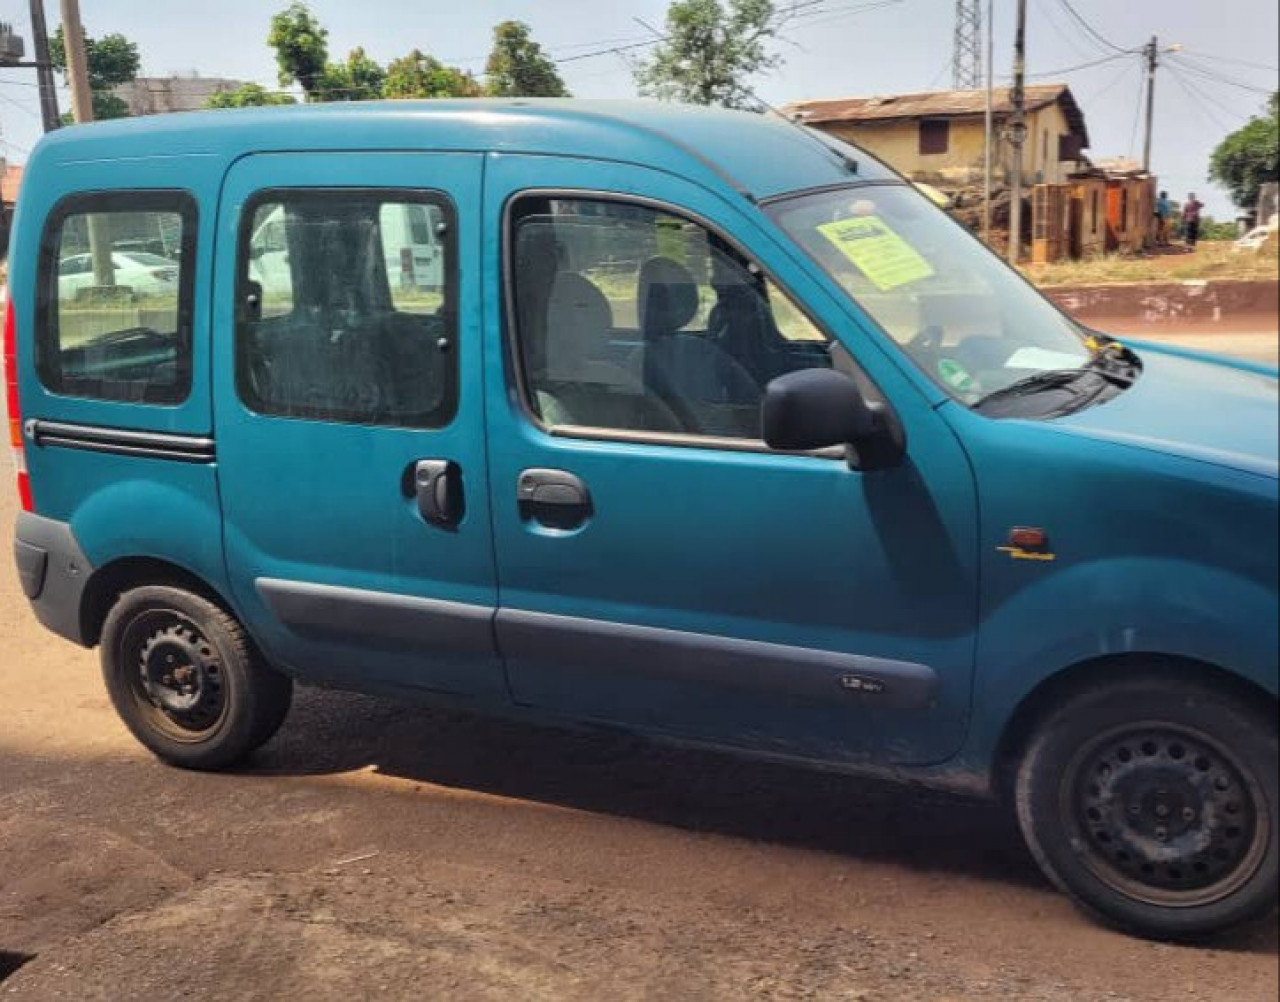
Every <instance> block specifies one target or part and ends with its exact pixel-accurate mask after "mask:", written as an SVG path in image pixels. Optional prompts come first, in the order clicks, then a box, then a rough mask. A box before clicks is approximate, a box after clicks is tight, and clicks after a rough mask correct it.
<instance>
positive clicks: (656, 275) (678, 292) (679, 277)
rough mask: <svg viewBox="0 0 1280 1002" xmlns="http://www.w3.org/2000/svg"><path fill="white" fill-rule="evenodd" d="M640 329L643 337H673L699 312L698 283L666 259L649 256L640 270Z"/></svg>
mask: <svg viewBox="0 0 1280 1002" xmlns="http://www.w3.org/2000/svg"><path fill="white" fill-rule="evenodd" d="M639 285H640V288H639V296H638V298H639V309H640V330H641V331H642V332H643V334H644V336H645V337H646V338H655V337H666V336H667V335H668V334H674V333H675V332H676V331H678V330H680V329H681V328H682V327H684V326H685V324H687V323H688V322H689V321H690V320H692V319H693V318H694V317H695V316H696V315H697V313H698V283H697V282H696V281H694V278H693V275H692V274H691V273H690V271H689V269H688V268H686V267H685V266H684V265H682V264H680V263H679V262H678V261H672V260H671V259H670V258H669V257H651V258H649V260H648V261H646V262H645V263H644V266H643V267H642V268H641V269H640V282H639Z"/></svg>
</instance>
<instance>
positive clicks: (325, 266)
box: [236, 188, 457, 428]
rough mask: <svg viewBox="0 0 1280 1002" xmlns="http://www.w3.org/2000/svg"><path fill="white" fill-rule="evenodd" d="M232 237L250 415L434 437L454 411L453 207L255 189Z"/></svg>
mask: <svg viewBox="0 0 1280 1002" xmlns="http://www.w3.org/2000/svg"><path fill="white" fill-rule="evenodd" d="M243 218H244V222H243V226H242V229H241V238H240V263H239V272H240V278H239V287H238V290H237V294H238V299H239V302H238V305H237V310H236V314H237V336H236V381H237V386H238V388H239V393H240V398H241V399H242V400H243V401H244V402H245V404H246V405H248V406H249V407H250V408H252V409H253V410H255V411H257V412H258V413H260V414H270V415H276V416H281V417H293V418H304V419H310V420H315V421H332V422H341V423H349V424H369V425H390V426H397V427H414V428H437V427H440V426H442V425H445V424H448V423H449V421H450V420H451V419H452V417H453V413H454V410H455V408H456V406H457V362H456V361H455V352H454V351H453V350H452V349H453V344H454V341H455V339H456V337H457V302H456V299H457V282H456V278H455V269H454V266H453V261H454V258H455V241H454V236H453V233H452V210H451V208H450V207H449V205H448V203H447V202H446V201H445V200H444V198H443V197H442V196H436V195H433V194H430V193H420V192H400V191H396V192H386V191H367V190H360V189H345V188H344V189H331V190H322V189H309V190H305V191H301V190H289V191H280V190H276V191H269V192H263V193H261V194H260V195H258V196H257V197H256V198H255V199H253V200H252V201H251V202H250V204H249V206H248V208H247V210H246V212H245V214H244V217H243Z"/></svg>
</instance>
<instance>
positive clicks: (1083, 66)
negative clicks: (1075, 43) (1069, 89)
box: [1027, 49, 1138, 79]
mask: <svg viewBox="0 0 1280 1002" xmlns="http://www.w3.org/2000/svg"><path fill="white" fill-rule="evenodd" d="M1137 52H1138V50H1137V49H1129V50H1128V51H1126V52H1122V53H1119V54H1118V55H1114V56H1103V57H1102V58H1101V59H1094V60H1092V61H1090V62H1087V63H1080V64H1078V65H1076V66H1064V67H1062V68H1061V69H1057V70H1044V71H1042V72H1040V73H1028V74H1027V76H1028V77H1030V78H1032V79H1039V78H1041V77H1060V76H1066V74H1068V73H1078V72H1080V71H1081V70H1088V69H1092V68H1093V67H1095V66H1105V65H1106V64H1107V63H1114V62H1115V61H1116V60H1117V59H1127V58H1129V57H1130V56H1134V55H1137Z"/></svg>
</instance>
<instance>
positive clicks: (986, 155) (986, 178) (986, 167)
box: [982, 0, 995, 247]
mask: <svg viewBox="0 0 1280 1002" xmlns="http://www.w3.org/2000/svg"><path fill="white" fill-rule="evenodd" d="M994 43H995V0H987V82H986V86H987V110H986V123H985V127H986V131H985V135H984V139H983V143H982V241H983V243H985V244H986V245H987V246H988V247H990V246H991V147H992V144H993V143H994V141H995V135H994V133H995V115H994V111H993V108H992V103H993V101H992V98H993V95H992V91H991V89H992V87H993V86H994V84H995V67H994V65H993V63H992V59H993V56H994V53H995V44H994Z"/></svg>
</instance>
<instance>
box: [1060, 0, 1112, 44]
mask: <svg viewBox="0 0 1280 1002" xmlns="http://www.w3.org/2000/svg"><path fill="white" fill-rule="evenodd" d="M1058 2H1059V3H1060V4H1062V6H1063V8H1064V9H1065V10H1066V12H1067V13H1068V14H1070V15H1071V17H1072V18H1073V19H1074V20H1075V22H1076V23H1077V24H1078V25H1080V27H1081V28H1083V29H1084V30H1085V31H1086V32H1087V33H1088V35H1089V37H1090V38H1092V39H1093V40H1094V41H1096V42H1097V43H1098V44H1099V45H1101V46H1102V47H1103V49H1104V51H1105V50H1106V49H1110V50H1111V51H1113V52H1124V51H1126V50H1125V49H1122V48H1121V47H1120V46H1118V45H1116V43H1115V42H1113V41H1111V39H1109V38H1107V37H1106V36H1104V35H1103V34H1102V33H1101V32H1099V31H1098V30H1097V29H1096V28H1094V26H1093V25H1091V24H1090V23H1089V22H1088V21H1086V20H1085V18H1084V15H1082V14H1081V13H1080V12H1079V11H1078V10H1076V9H1075V8H1074V7H1073V6H1071V0H1058Z"/></svg>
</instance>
